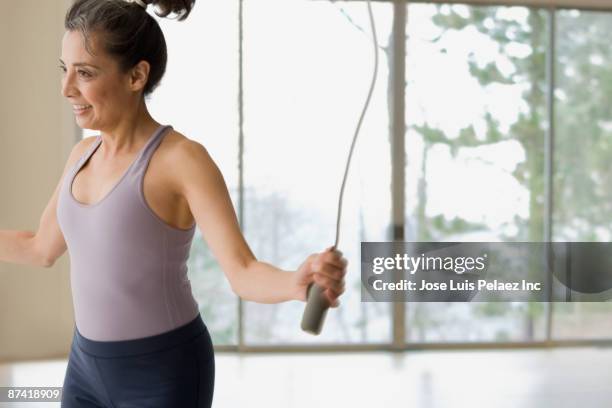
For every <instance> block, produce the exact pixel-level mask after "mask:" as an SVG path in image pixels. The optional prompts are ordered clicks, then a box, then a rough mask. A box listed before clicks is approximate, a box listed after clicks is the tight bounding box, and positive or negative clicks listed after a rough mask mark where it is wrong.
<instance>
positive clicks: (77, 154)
mask: <svg viewBox="0 0 612 408" xmlns="http://www.w3.org/2000/svg"><path fill="white" fill-rule="evenodd" d="M96 137H97V136H89V137H85V138H83V139H81V140H79V141H78V142H77V143H76V144H75V145H74V146H72V151H71V152H70V156H69V157H68V160H67V161H66V168H68V167H69V166H72V165H74V164H75V163H76V162H77V161H78V160H79V159H80V158H81V157H82V156H83V155H84V154H85V152H86V151H87V149H89V148H90V147H91V145H92V144H93V143H94V142H95V141H96Z"/></svg>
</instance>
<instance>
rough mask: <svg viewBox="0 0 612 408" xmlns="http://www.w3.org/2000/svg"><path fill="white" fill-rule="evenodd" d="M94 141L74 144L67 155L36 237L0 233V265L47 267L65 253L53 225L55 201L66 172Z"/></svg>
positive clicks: (58, 229)
mask: <svg viewBox="0 0 612 408" xmlns="http://www.w3.org/2000/svg"><path fill="white" fill-rule="evenodd" d="M93 139H95V137H88V138H86V139H84V140H82V141H80V142H79V143H77V144H76V145H75V146H74V147H73V148H72V151H71V152H70V156H69V157H68V160H67V161H66V165H65V167H64V172H63V174H62V177H61V178H60V181H59V182H58V184H57V186H56V188H55V191H54V192H53V196H52V197H51V199H50V200H49V203H48V204H47V207H46V208H45V210H44V211H43V214H42V216H41V218H40V223H39V226H38V231H37V232H36V233H34V232H30V231H14V230H4V231H0V262H10V263H15V264H23V265H32V266H42V267H51V266H53V264H54V263H55V260H56V259H57V258H59V257H60V256H61V255H62V254H63V253H64V252H65V251H66V242H65V241H64V235H63V234H62V232H61V230H60V228H59V225H58V223H57V217H56V215H55V214H56V208H57V197H58V195H59V190H60V188H61V185H62V181H63V179H64V176H65V175H66V173H67V170H68V169H70V168H71V167H72V166H73V165H74V164H75V163H76V162H77V160H79V158H80V157H81V155H82V154H83V153H84V152H85V149H86V148H87V147H88V146H89V145H90V143H91V142H92V141H93Z"/></svg>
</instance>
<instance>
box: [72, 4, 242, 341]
mask: <svg viewBox="0 0 612 408" xmlns="http://www.w3.org/2000/svg"><path fill="white" fill-rule="evenodd" d="M150 14H152V15H153V13H150ZM155 19H156V20H157V21H158V23H159V24H160V26H161V28H162V30H163V32H164V35H165V38H166V43H167V47H168V66H167V70H166V74H165V76H164V78H163V79H162V82H161V84H160V86H159V87H158V88H157V89H156V90H155V92H154V93H153V94H152V95H151V99H150V100H149V101H147V106H148V109H149V112H150V113H151V116H153V118H155V119H156V120H157V121H158V122H160V123H162V124H170V125H172V126H173V127H174V129H175V130H177V131H179V132H181V133H182V134H184V135H185V136H186V137H188V138H189V139H192V140H196V141H198V142H199V143H201V144H202V145H203V146H204V147H205V148H206V149H207V150H208V151H209V153H210V155H211V156H212V158H213V159H214V160H215V162H216V163H217V165H218V166H219V168H220V170H221V172H222V173H223V176H224V178H225V181H226V183H227V185H228V189H229V190H230V194H231V198H232V200H233V201H234V203H237V202H238V201H237V200H238V193H237V185H238V166H237V155H238V127H237V126H238V99H237V94H238V1H227V0H224V1H211V2H202V3H197V4H196V6H195V7H194V8H193V10H192V12H191V14H190V15H189V17H188V18H187V19H186V20H185V21H181V22H177V21H176V20H169V19H164V18H159V17H157V16H155ZM219 39H223V40H222V41H220V40H219ZM84 133H85V135H86V136H89V135H95V134H99V132H98V131H85V132H84ZM234 207H235V208H237V206H234ZM188 267H189V272H188V276H189V280H190V281H191V286H192V290H193V293H194V297H195V298H196V300H197V302H198V304H199V306H200V312H201V314H202V318H203V320H204V322H205V323H206V325H207V326H208V329H209V330H210V332H211V336H212V337H213V341H214V343H215V344H216V345H223V344H237V341H238V340H237V333H238V305H237V303H238V298H237V297H236V296H235V295H234V294H233V292H232V291H231V288H230V286H229V283H228V281H227V278H226V277H225V275H224V274H223V271H222V270H221V268H220V266H219V264H218V263H217V261H216V259H215V258H214V257H213V255H212V253H211V252H210V251H209V248H208V246H207V245H206V243H205V241H204V240H203V239H202V234H201V231H200V229H199V228H197V229H196V233H195V236H194V240H193V244H192V246H191V253H190V256H189V262H188Z"/></svg>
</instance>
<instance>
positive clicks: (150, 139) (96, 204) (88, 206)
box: [68, 125, 166, 208]
mask: <svg viewBox="0 0 612 408" xmlns="http://www.w3.org/2000/svg"><path fill="white" fill-rule="evenodd" d="M165 127H166V126H165V125H161V126H160V127H158V128H157V130H156V131H155V132H153V135H152V136H151V137H150V138H149V140H147V141H146V142H145V144H144V146H143V147H142V148H141V149H140V151H139V152H138V153H137V154H136V157H135V158H134V160H133V161H132V163H130V165H129V166H128V167H127V169H125V171H124V172H123V174H122V175H121V177H120V178H119V180H118V181H117V182H116V183H115V185H114V186H113V187H112V188H111V189H110V191H109V192H108V193H106V195H105V196H104V197H102V199H100V200H99V201H98V202H96V203H93V204H85V203H82V202H80V201H79V200H77V199H76V197H75V196H74V195H73V194H72V185H73V184H74V179H75V178H76V176H77V174H79V171H81V168H83V166H84V165H85V163H87V162H88V161H89V160H90V159H91V156H93V155H94V153H95V152H96V150H98V148H99V147H100V146H101V145H102V136H101V135H98V139H97V140H96V142H95V143H96V144H95V146H94V147H93V149H91V152H89V153H88V154H87V156H86V157H85V160H83V161H82V163H81V164H80V165H78V167H77V169H76V171H75V172H74V174H73V175H72V178H71V180H70V184H69V186H68V195H69V196H70V199H71V200H72V201H73V202H74V203H75V204H77V205H78V206H79V207H82V208H94V207H97V206H98V205H100V204H101V203H103V202H104V201H105V200H106V199H107V198H108V197H109V196H110V195H111V194H112V193H113V191H115V189H116V188H117V187H118V186H119V185H120V184H121V182H122V181H123V179H125V177H126V176H127V174H128V173H129V172H130V170H131V169H132V167H134V165H135V164H136V162H137V161H138V160H139V159H140V157H141V156H142V154H143V152H144V151H145V149H146V148H147V146H149V144H151V142H152V141H153V139H155V137H156V136H157V135H158V134H159V130H160V129H163V128H165Z"/></svg>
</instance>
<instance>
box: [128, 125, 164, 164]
mask: <svg viewBox="0 0 612 408" xmlns="http://www.w3.org/2000/svg"><path fill="white" fill-rule="evenodd" d="M170 129H172V126H170V125H162V126H160V127H159V128H158V129H157V130H156V131H155V133H154V134H153V136H152V137H151V138H150V139H149V140H148V141H147V144H146V145H145V146H144V148H143V149H142V151H141V152H140V155H139V156H138V158H137V159H136V163H134V164H135V166H134V168H135V169H138V170H142V169H144V168H146V167H147V165H148V164H149V160H151V156H153V153H154V152H155V150H156V149H157V147H158V146H159V144H160V143H161V141H162V139H163V136H164V135H165V134H166V133H167V131H168V130H170Z"/></svg>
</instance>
